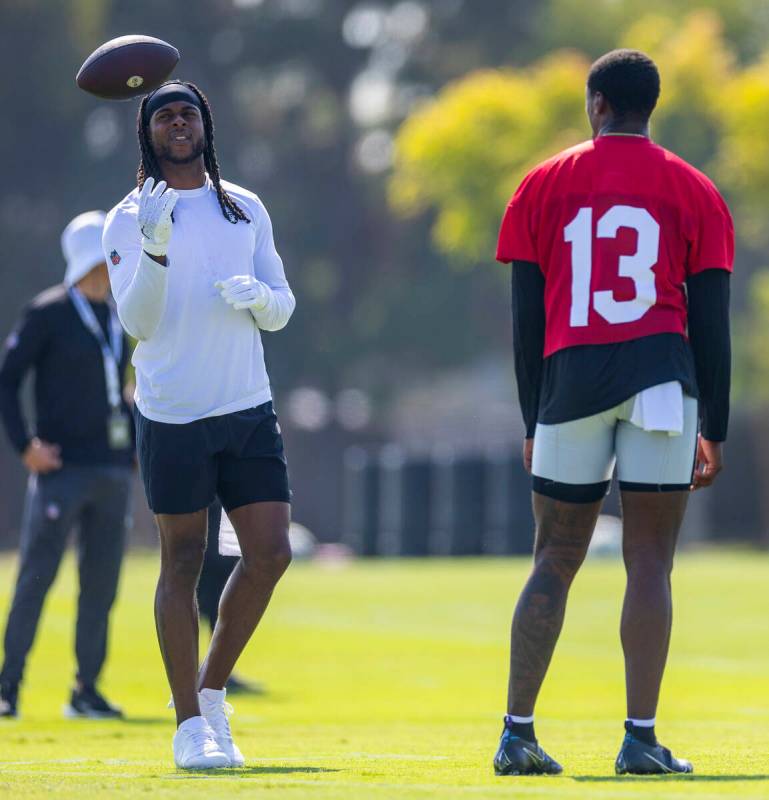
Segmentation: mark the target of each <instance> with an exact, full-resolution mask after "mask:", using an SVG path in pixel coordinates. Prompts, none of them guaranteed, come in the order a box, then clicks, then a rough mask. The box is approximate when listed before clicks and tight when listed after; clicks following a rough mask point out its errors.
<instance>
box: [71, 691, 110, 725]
mask: <svg viewBox="0 0 769 800" xmlns="http://www.w3.org/2000/svg"><path fill="white" fill-rule="evenodd" d="M64 716H65V717H67V719H80V718H84V719H122V717H123V711H122V709H120V708H118V707H117V706H113V705H112V704H110V703H109V702H108V701H107V699H106V698H105V697H104V695H102V694H99V692H97V691H96V687H94V686H84V687H83V688H82V689H73V690H72V696H71V698H70V701H69V705H66V706H64Z"/></svg>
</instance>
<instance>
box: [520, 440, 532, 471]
mask: <svg viewBox="0 0 769 800" xmlns="http://www.w3.org/2000/svg"><path fill="white" fill-rule="evenodd" d="M533 456H534V437H533V436H532V437H531V439H524V440H523V466H524V469H525V470H526V472H528V473H529V475H531V460H532V457H533Z"/></svg>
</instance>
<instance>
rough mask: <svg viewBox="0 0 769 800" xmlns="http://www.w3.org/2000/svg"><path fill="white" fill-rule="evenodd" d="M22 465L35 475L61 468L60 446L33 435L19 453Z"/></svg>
mask: <svg viewBox="0 0 769 800" xmlns="http://www.w3.org/2000/svg"><path fill="white" fill-rule="evenodd" d="M21 460H22V461H23V462H24V466H25V467H26V468H27V469H28V470H29V471H30V472H32V473H34V474H35V475H45V474H46V473H48V472H55V471H56V470H57V469H61V448H60V447H59V445H57V444H50V443H49V442H44V441H43V440H42V439H38V438H37V437H35V438H34V439H33V440H32V441H31V442H30V443H29V444H28V445H27V449H26V450H25V451H24V452H23V453H22V454H21Z"/></svg>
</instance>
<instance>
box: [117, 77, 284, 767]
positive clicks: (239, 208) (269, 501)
mask: <svg viewBox="0 0 769 800" xmlns="http://www.w3.org/2000/svg"><path fill="white" fill-rule="evenodd" d="M138 136H139V144H140V147H141V161H140V164H139V170H138V174H137V183H138V187H137V188H136V189H134V190H133V191H132V192H131V193H130V194H129V195H128V196H127V197H125V198H124V199H123V200H122V201H121V202H120V203H118V205H117V206H115V208H113V209H112V211H111V212H110V213H109V215H108V218H107V222H106V226H105V232H104V242H103V243H104V251H105V253H106V256H107V262H108V264H109V265H110V280H111V283H112V291H113V294H114V296H115V300H116V302H117V308H118V314H119V316H120V319H121V321H122V323H123V326H124V327H125V329H126V331H128V333H130V334H131V335H132V336H134V337H135V338H136V339H138V340H139V343H138V345H137V347H136V351H135V353H134V358H133V363H134V366H135V367H136V378H137V388H136V407H137V415H136V420H137V450H138V455H139V461H140V465H141V472H142V479H143V481H144V486H145V490H146V494H147V501H148V503H149V506H150V508H151V509H152V511H153V512H154V513H155V515H156V520H157V524H158V528H159V530H160V544H161V562H160V563H161V565H160V578H159V581H158V587H157V594H156V599H155V620H156V625H157V632H158V639H159V642H160V650H161V653H162V655H163V660H164V662H165V667H166V672H167V674H168V680H169V683H170V684H171V691H172V694H173V701H174V705H175V708H176V716H177V724H178V729H177V732H176V734H175V736H174V759H175V761H176V764H177V766H179V767H182V768H191V769H201V768H208V767H226V766H242V765H243V763H244V760H243V756H242V754H241V753H240V751H239V750H238V748H237V746H236V745H235V744H234V743H233V741H232V736H231V733H230V727H229V723H228V720H227V710H228V709H227V706H226V703H225V689H224V685H225V683H226V681H227V678H228V677H229V675H230V673H231V671H232V669H233V667H234V665H235V662H236V661H237V659H238V657H239V656H240V653H241V652H242V651H243V648H244V647H245V645H246V644H247V642H248V640H249V639H250V637H251V635H252V633H253V631H254V629H255V628H256V626H257V624H258V622H259V620H260V618H261V617H262V614H263V613H264V611H265V609H266V607H267V604H268V602H269V600H270V596H271V595H272V591H273V589H274V587H275V585H276V583H277V582H278V580H279V579H280V577H281V575H282V574H283V572H284V571H285V570H286V568H287V567H288V564H289V562H290V560H291V549H290V546H289V541H288V526H289V517H290V491H289V488H288V477H287V471H286V459H285V456H284V453H283V442H282V439H281V435H280V428H279V426H278V423H277V418H276V416H275V412H274V411H273V408H272V402H271V398H272V395H271V391H270V383H269V379H268V377H267V372H266V370H265V365H264V354H263V350H262V343H261V331H264V330H267V331H275V330H279V329H280V328H282V327H284V326H285V325H286V323H287V322H288V320H289V317H290V316H291V314H292V312H293V310H294V305H295V301H294V296H293V294H292V293H291V289H290V288H289V286H288V283H287V281H286V277H285V274H284V271H283V264H282V262H281V259H280V256H278V254H277V252H276V250H275V245H274V243H273V236H272V225H271V223H270V218H269V216H268V215H267V211H266V209H265V208H264V206H263V205H262V203H261V201H260V200H259V198H258V197H257V196H256V195H254V194H252V193H251V192H249V191H246V190H245V189H241V188H240V187H238V186H235V185H234V184H231V183H228V182H226V181H223V180H221V178H220V176H219V166H218V163H217V159H216V153H215V150H214V127H213V122H212V119H211V111H210V108H209V105H208V102H207V100H206V98H205V96H204V95H203V94H202V92H200V90H199V89H198V88H197V87H196V86H195V85H194V84H191V83H182V82H179V81H171V82H169V83H166V84H164V85H163V86H161V87H160V88H158V89H156V90H155V91H154V92H152V93H150V94H149V95H147V96H146V97H145V98H144V99H143V100H142V103H141V106H140V109H139V116H138ZM215 496H218V497H219V499H220V500H221V502H222V505H223V506H224V508H225V510H226V511H227V514H228V515H229V517H230V520H231V522H232V523H233V526H234V528H235V530H236V532H237V535H238V539H239V543H240V547H241V550H242V558H241V560H240V562H239V563H238V565H237V567H236V569H235V570H234V571H233V574H232V576H231V578H230V580H229V582H228V584H227V586H226V588H225V590H224V593H223V595H222V599H221V605H220V608H219V620H218V622H217V625H216V629H215V630H214V633H213V637H212V640H211V645H210V648H209V651H208V654H207V656H206V658H205V659H204V661H203V664H202V666H200V667H199V662H198V613H197V606H196V603H195V586H196V583H197V580H198V576H199V574H200V569H201V564H202V561H203V553H204V550H205V545H206V514H207V509H208V506H209V505H210V504H211V502H212V501H213V499H214V497H215Z"/></svg>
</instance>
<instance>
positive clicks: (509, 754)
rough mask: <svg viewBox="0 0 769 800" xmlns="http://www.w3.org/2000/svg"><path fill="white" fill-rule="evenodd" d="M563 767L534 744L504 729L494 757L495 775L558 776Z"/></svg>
mask: <svg viewBox="0 0 769 800" xmlns="http://www.w3.org/2000/svg"><path fill="white" fill-rule="evenodd" d="M562 772H563V767H562V766H561V765H560V764H559V763H558V762H557V761H554V760H553V759H552V758H550V756H549V755H548V754H547V753H546V752H545V751H544V750H543V749H542V748H541V747H540V746H539V745H538V744H537V743H536V742H527V741H526V740H525V739H521V737H520V736H516V735H515V734H514V733H513V732H512V731H509V730H508V729H507V728H505V730H504V731H502V738H501V739H500V740H499V750H497V754H496V755H495V756H494V774H495V775H560V774H561V773H562Z"/></svg>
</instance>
